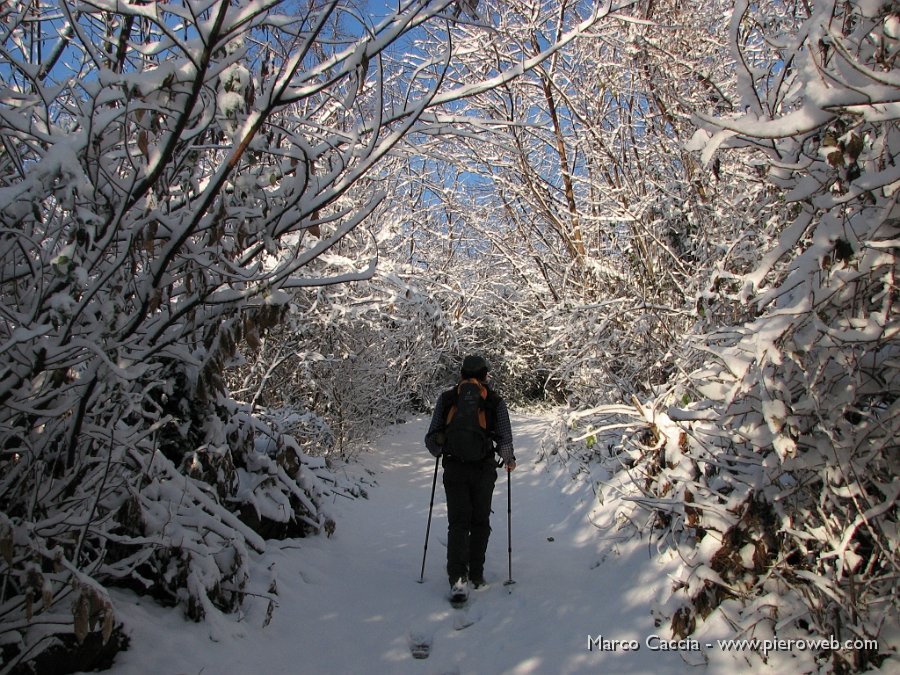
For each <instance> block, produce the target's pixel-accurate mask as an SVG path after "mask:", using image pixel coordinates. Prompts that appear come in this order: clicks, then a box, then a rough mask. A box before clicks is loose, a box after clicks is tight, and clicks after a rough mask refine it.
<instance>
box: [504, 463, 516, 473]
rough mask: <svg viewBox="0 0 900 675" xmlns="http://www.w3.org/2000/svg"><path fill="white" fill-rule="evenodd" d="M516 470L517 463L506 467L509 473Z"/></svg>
mask: <svg viewBox="0 0 900 675" xmlns="http://www.w3.org/2000/svg"><path fill="white" fill-rule="evenodd" d="M515 468H516V463H515V462H510V463H509V464H507V465H506V471H507V473H509V472H510V471H514V470H515Z"/></svg>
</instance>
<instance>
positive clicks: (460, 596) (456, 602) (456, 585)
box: [450, 577, 469, 607]
mask: <svg viewBox="0 0 900 675" xmlns="http://www.w3.org/2000/svg"><path fill="white" fill-rule="evenodd" d="M468 599H469V583H468V580H467V579H466V578H465V577H460V578H459V579H457V580H456V581H455V582H453V585H451V586H450V604H452V605H453V606H455V607H456V606H460V605H463V604H464V603H465V602H466V600H468Z"/></svg>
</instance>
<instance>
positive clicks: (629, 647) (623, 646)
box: [588, 635, 702, 652]
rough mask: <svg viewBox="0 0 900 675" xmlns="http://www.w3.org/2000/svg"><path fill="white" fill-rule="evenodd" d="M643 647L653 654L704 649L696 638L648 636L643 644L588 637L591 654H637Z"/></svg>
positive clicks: (637, 641)
mask: <svg viewBox="0 0 900 675" xmlns="http://www.w3.org/2000/svg"><path fill="white" fill-rule="evenodd" d="M642 645H643V647H646V648H647V649H648V650H650V651H651V652H699V651H700V650H701V649H702V648H701V646H700V642H699V641H698V640H695V639H694V638H684V639H682V640H667V639H665V638H662V637H660V636H659V635H648V636H647V637H646V638H645V639H644V642H643V643H641V642H640V641H639V640H618V639H612V638H607V637H604V636H603V635H597V636H596V637H594V636H593V635H588V651H589V652H636V651H639V650H640V649H641V646H642Z"/></svg>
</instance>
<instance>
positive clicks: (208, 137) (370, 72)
mask: <svg viewBox="0 0 900 675" xmlns="http://www.w3.org/2000/svg"><path fill="white" fill-rule="evenodd" d="M464 4H465V8H463V9H465V10H466V11H465V12H462V13H461V12H460V11H459V10H460V9H461V8H460V7H457V6H456V5H455V4H454V3H452V2H450V1H449V0H438V1H435V0H411V1H409V2H404V3H401V4H399V5H398V6H397V8H396V10H395V11H391V12H389V13H388V15H387V16H386V17H385V18H384V19H379V20H378V22H377V24H373V22H372V21H371V20H369V19H368V17H367V15H366V14H364V13H361V12H360V11H359V10H358V9H356V8H355V5H354V4H353V3H347V2H340V1H337V0H332V1H327V2H322V3H306V2H282V1H280V0H261V1H254V2H250V1H243V0H241V1H219V0H212V1H207V0H197V1H195V0H182V1H179V2H172V3H139V2H134V3H133V2H106V0H89V1H88V2H58V3H57V2H53V3H44V2H40V1H39V0H34V1H31V2H25V3H3V5H2V7H0V19H2V20H0V26H2V28H0V44H2V55H0V74H2V81H3V85H2V90H0V140H2V143H0V222H2V224H0V240H2V246H0V353H2V355H3V362H2V366H0V453H2V454H0V579H2V581H0V653H2V666H0V671H2V672H12V671H22V672H27V671H28V670H29V669H31V670H38V671H40V672H54V671H57V670H66V669H75V670H79V669H88V668H89V667H91V666H92V665H93V664H92V662H91V661H90V660H89V658H90V657H91V655H92V654H91V653H92V652H98V651H103V650H104V649H106V648H107V647H110V649H109V650H114V649H116V648H118V647H120V646H121V644H122V638H121V637H120V633H119V627H118V625H117V621H116V618H115V607H114V605H113V602H112V600H111V597H110V595H109V593H108V589H109V587H111V586H118V585H121V586H127V587H129V588H132V589H134V590H136V591H137V592H140V593H147V594H150V595H152V596H154V597H155V598H157V599H159V600H160V601H162V602H165V603H172V604H178V605H181V606H182V607H183V608H184V611H185V613H186V614H187V615H188V616H189V617H191V618H194V619H198V620H199V619H202V618H203V617H205V616H208V615H209V614H210V613H212V612H218V611H230V610H233V609H235V608H237V607H238V606H239V605H240V603H241V600H242V597H243V593H244V589H245V584H246V581H247V577H248V574H249V559H250V555H251V552H252V551H260V550H262V549H263V548H264V547H265V545H266V544H265V540H266V538H269V537H283V536H303V535H304V534H307V533H309V532H311V531H318V530H320V529H323V528H326V529H327V528H328V527H330V526H331V525H329V524H328V518H327V514H325V513H324V511H323V509H322V506H321V496H322V494H324V493H325V492H327V491H333V490H335V489H341V488H337V487H335V483H334V478H333V477H330V476H328V475H327V471H325V464H324V462H323V461H321V460H319V459H316V460H313V459H310V457H309V455H308V453H310V452H314V453H316V454H325V453H327V452H329V451H331V450H332V449H333V448H336V449H338V450H341V451H347V448H348V446H347V444H346V441H347V439H349V438H354V439H358V438H360V437H361V436H363V435H364V434H365V433H367V432H369V431H370V430H371V428H372V427H373V426H374V425H375V424H377V423H384V422H385V421H392V420H393V419H396V415H395V413H394V410H397V411H399V410H400V409H403V408H405V407H410V406H411V405H414V404H415V401H416V399H417V397H418V398H421V397H422V396H423V395H424V394H423V391H424V390H423V388H422V387H421V386H418V385H415V384H414V382H415V380H416V378H417V377H418V378H423V377H427V373H428V372H429V371H428V368H429V367H431V368H432V369H433V366H429V364H426V363H423V362H422V355H423V354H424V353H425V351H424V348H413V344H414V343H417V342H418V340H419V337H418V329H419V328H420V327H421V325H423V324H424V325H427V323H428V322H429V321H432V320H435V321H436V320H439V312H437V311H436V310H435V309H434V307H433V306H431V305H429V302H430V301H426V300H422V298H423V296H422V294H421V293H419V292H418V291H417V292H415V293H413V292H411V287H410V286H409V284H408V283H407V282H406V281H404V279H405V278H409V277H410V276H411V269H412V268H409V267H406V268H403V267H402V266H398V268H397V271H396V274H395V275H394V276H393V277H392V278H387V280H381V281H379V282H377V283H375V282H373V283H372V284H371V286H365V285H359V286H353V287H352V288H353V292H352V293H351V292H350V291H346V290H345V291H336V292H334V293H329V292H328V291H326V290H325V289H326V287H329V286H335V285H346V284H350V283H351V282H361V281H364V280H367V279H371V278H372V276H373V273H374V270H375V267H376V262H377V259H378V256H379V243H380V240H382V239H385V240H387V239H389V238H390V236H391V229H390V227H384V228H383V227H382V223H380V222H379V221H378V220H377V219H376V218H375V216H374V214H375V213H376V212H378V213H381V214H387V213H388V212H389V211H390V209H389V208H388V205H385V204H383V200H384V197H385V192H383V191H382V190H380V189H379V185H378V182H379V181H380V180H383V181H384V182H385V183H384V184H385V185H388V183H389V181H390V175H389V172H390V170H391V167H392V165H391V164H390V162H389V160H390V159H391V153H397V156H402V155H403V153H402V152H401V148H402V145H401V142H402V140H403V139H404V137H405V136H408V135H424V136H427V135H434V134H439V133H442V131H443V129H444V127H445V124H446V122H445V118H444V115H443V113H441V112H440V111H441V109H442V106H449V107H452V106H453V105H454V104H455V103H454V102H456V101H459V100H460V99H461V98H463V97H465V96H466V95H468V94H469V93H470V92H477V91H488V90H490V89H491V88H492V87H497V86H503V85H504V84H505V83H507V82H509V81H511V80H513V79H515V77H517V76H518V75H519V74H521V72H523V71H524V70H527V69H528V68H530V67H533V66H534V65H535V64H537V63H539V62H540V61H541V60H543V59H544V58H546V57H547V55H548V54H549V53H551V52H552V50H553V49H554V45H553V44H551V43H547V44H545V45H544V46H543V47H544V49H547V50H548V51H547V52H546V53H541V54H532V55H531V56H532V58H531V60H530V61H528V62H522V61H521V60H517V61H516V62H515V63H510V64H508V67H505V68H504V69H500V70H492V71H491V72H490V73H489V74H488V73H485V74H484V76H483V77H482V78H481V79H480V80H479V81H477V82H475V81H473V82H470V83H469V87H471V89H469V88H467V87H461V86H459V83H458V82H456V81H454V79H453V78H452V77H449V74H450V73H451V72H452V68H453V63H454V61H455V59H456V58H457V56H456V55H455V53H454V51H453V45H452V41H451V40H450V38H449V32H450V31H452V30H453V26H454V25H455V22H459V21H466V20H470V19H471V17H472V16H474V5H473V3H464ZM583 9H584V13H583V15H582V16H581V17H578V18H576V17H574V16H572V17H570V18H571V23H572V26H573V27H574V28H573V30H574V33H573V34H577V33H578V32H579V31H582V30H584V29H585V28H587V27H589V26H591V25H592V24H593V23H594V22H596V21H597V20H598V19H599V18H600V16H601V12H600V10H599V8H592V7H590V6H586V7H584V8H583ZM608 10H609V8H606V10H604V11H608ZM428 25H433V27H429V28H428V30H427V31H426V28H425V27H426V26H428ZM485 29H486V30H487V28H485ZM558 37H559V44H565V43H567V42H568V41H570V40H571V37H572V35H560V36H558ZM413 39H425V40H432V41H434V42H435V45H434V50H433V52H432V53H429V54H425V53H424V52H420V53H416V54H411V55H410V56H409V58H405V59H403V58H400V59H396V60H393V59H394V56H391V57H390V58H388V56H389V53H390V54H391V55H396V53H397V50H398V49H399V46H402V45H408V44H410V43H411V41H412V40H413ZM388 65H390V68H388ZM376 168H378V169H379V170H380V171H382V172H383V178H379V176H378V174H377V172H376V171H375V169H376ZM379 209H380V210H379ZM395 229H397V230H398V231H399V228H395ZM382 248H384V247H382ZM391 269H393V268H392V266H391V265H390V264H385V265H383V266H382V270H383V272H384V274H385V275H388V273H389V272H390V271H391ZM388 276H389V275H388ZM382 279H385V277H383V278H382ZM340 287H341V288H345V289H349V288H351V287H350V286H340ZM316 289H320V290H316ZM392 297H393V298H394V300H393V301H392ZM391 340H394V341H395V344H393V345H392V346H391V349H390V350H387V351H385V350H384V345H385V344H389V343H390V341H391ZM376 343H377V344H376ZM374 354H379V358H372V357H373V355H374ZM248 355H249V356H248ZM406 373H415V375H413V376H410V377H407V376H405V374H406ZM423 374H426V375H423ZM401 379H402V381H404V382H405V383H407V386H409V390H408V391H407V392H405V393H404V396H403V397H402V398H399V399H396V402H395V403H394V404H393V406H394V408H393V410H392V409H387V410H385V409H384V408H378V413H377V414H375V415H369V414H368V412H367V413H366V414H364V415H361V414H360V412H361V411H363V410H365V411H368V410H369V408H367V407H366V406H365V405H364V404H363V403H364V402H365V401H370V402H371V401H372V400H373V399H377V400H382V401H386V400H395V399H393V398H391V396H390V395H391V394H393V392H394V391H396V390H397V389H398V387H397V382H398V381H399V380H401ZM226 382H227V383H228V384H230V385H231V387H232V388H234V389H235V390H236V391H237V392H238V394H232V393H231V391H230V390H229V388H228V386H226ZM410 383H413V384H410ZM276 386H277V387H279V389H277V390H276V389H275V387H276ZM386 392H387V395H385V393H386ZM79 645H80V646H81V647H82V649H81V656H80V657H74V656H71V655H64V656H62V657H60V658H57V659H55V660H54V659H53V656H52V655H53V653H54V652H66V651H71V648H77V647H78V646H79ZM109 650H108V651H109ZM82 657H83V658H82Z"/></svg>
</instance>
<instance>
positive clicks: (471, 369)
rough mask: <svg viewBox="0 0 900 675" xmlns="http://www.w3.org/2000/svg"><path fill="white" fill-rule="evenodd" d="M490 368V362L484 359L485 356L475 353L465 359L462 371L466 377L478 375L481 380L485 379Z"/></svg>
mask: <svg viewBox="0 0 900 675" xmlns="http://www.w3.org/2000/svg"><path fill="white" fill-rule="evenodd" d="M490 369H491V367H490V366H489V365H488V362H487V361H485V360H484V357H483V356H477V355H474V354H473V355H470V356H467V357H466V358H464V359H463V362H462V368H461V369H460V373H461V374H462V376H463V377H466V378H468V377H477V378H478V379H479V380H483V379H484V378H485V377H487V374H488V371H489V370H490Z"/></svg>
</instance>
